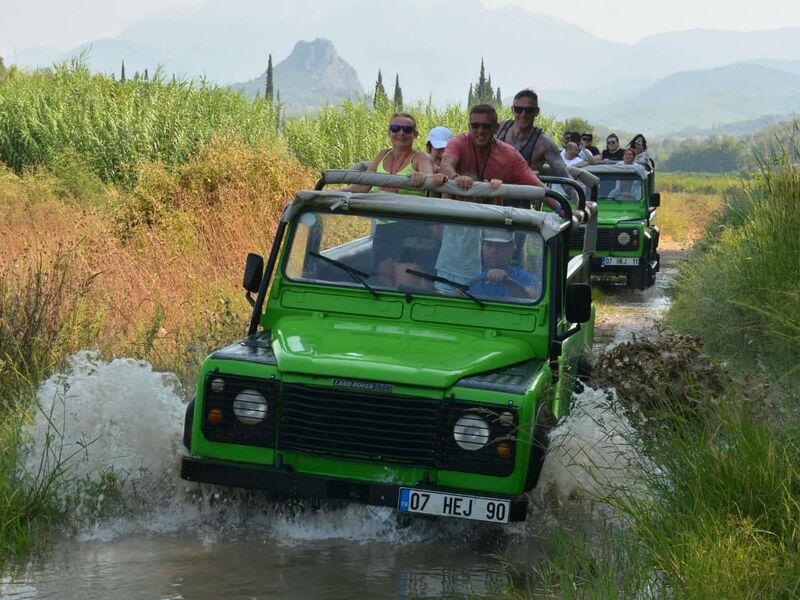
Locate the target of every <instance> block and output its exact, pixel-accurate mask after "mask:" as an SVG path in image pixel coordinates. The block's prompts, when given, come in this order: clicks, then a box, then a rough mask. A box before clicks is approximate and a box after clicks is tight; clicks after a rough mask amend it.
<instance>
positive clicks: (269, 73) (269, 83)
mask: <svg viewBox="0 0 800 600" xmlns="http://www.w3.org/2000/svg"><path fill="white" fill-rule="evenodd" d="M273 85H274V84H273V81H272V54H270V55H269V59H268V60H267V87H266V90H265V91H264V98H266V100H267V101H268V102H272V100H273V92H272V90H273Z"/></svg>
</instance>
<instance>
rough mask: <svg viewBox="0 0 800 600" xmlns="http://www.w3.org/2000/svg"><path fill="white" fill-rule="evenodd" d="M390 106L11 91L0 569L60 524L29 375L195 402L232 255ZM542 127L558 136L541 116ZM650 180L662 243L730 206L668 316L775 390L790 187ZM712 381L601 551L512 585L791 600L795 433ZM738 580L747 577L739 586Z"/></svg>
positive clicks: (217, 95)
mask: <svg viewBox="0 0 800 600" xmlns="http://www.w3.org/2000/svg"><path fill="white" fill-rule="evenodd" d="M506 110H507V109H506ZM391 112H393V108H392V107H390V106H385V107H381V106H379V107H378V108H373V107H372V105H371V103H344V104H343V105H342V106H341V107H329V108H325V109H323V110H321V111H320V113H319V114H317V115H316V116H315V117H305V118H299V119H295V120H289V121H283V120H282V119H281V117H280V115H279V114H278V112H277V111H274V110H272V107H270V106H269V105H268V103H264V102H263V101H256V102H249V101H246V100H244V99H242V98H241V97H239V96H237V95H236V94H233V93H231V92H229V91H227V90H220V89H216V88H212V87H210V86H205V85H203V84H197V85H196V84H188V83H183V82H175V83H173V82H166V81H164V80H162V79H160V78H159V77H156V79H155V81H142V80H135V81H127V82H124V83H122V82H115V81H112V80H109V79H107V78H103V77H101V76H96V75H91V74H90V73H88V71H86V70H85V69H83V68H82V67H81V66H80V65H72V66H70V67H64V68H63V69H62V70H60V71H59V70H58V69H57V70H56V72H55V73H54V74H52V75H44V74H34V75H26V74H22V73H16V74H14V75H13V76H11V77H10V78H9V79H8V81H6V83H5V84H4V85H3V87H2V88H0V160H2V162H3V163H4V165H5V166H2V167H0V238H2V239H3V244H2V245H0V382H1V383H2V385H0V412H2V414H3V416H4V417H5V419H4V420H3V422H2V425H1V426H0V519H1V520H2V525H3V527H2V531H0V553H1V554H0V561H2V560H3V559H4V558H5V556H6V555H8V554H11V555H19V554H20V553H24V552H27V551H29V550H30V549H31V548H33V547H36V546H37V545H38V544H39V543H41V540H42V539H44V538H43V536H41V535H40V533H43V532H44V533H46V532H47V530H48V527H49V526H50V525H51V524H52V523H55V522H57V521H58V519H59V518H60V517H61V515H60V513H59V511H60V510H61V509H60V508H58V505H56V504H55V503H54V502H52V497H53V490H54V489H56V488H57V486H58V485H60V482H59V480H58V479H38V480H37V479H35V478H34V479H33V480H26V475H25V474H24V473H20V472H19V471H18V468H17V460H16V458H17V452H18V449H19V447H20V446H19V443H20V435H21V434H22V431H23V426H24V424H25V423H26V422H27V420H28V419H30V416H31V411H32V410H35V402H34V400H35V395H36V391H37V387H38V383H39V382H40V381H41V379H42V378H43V377H45V376H46V375H47V374H49V373H50V372H52V370H53V369H55V368H57V367H58V366H59V365H61V364H63V361H64V359H65V358H66V357H68V356H70V355H71V354H72V353H74V352H75V351H76V350H78V349H81V348H87V347H92V348H98V349H99V350H100V351H101V352H102V353H103V354H104V355H106V356H111V355H117V356H130V357H134V358H142V359H146V360H148V361H150V362H152V363H153V365H154V366H155V367H156V368H157V369H163V370H170V371H174V372H175V373H177V374H178V375H179V376H180V377H181V379H182V380H183V381H184V382H185V383H186V384H187V388H188V389H189V390H191V386H192V385H193V381H194V375H195V373H196V368H197V365H198V363H199V361H200V360H201V359H202V357H203V356H204V353H205V352H206V351H207V350H208V349H209V348H211V347H214V346H218V345H220V344H222V343H223V342H228V341H230V340H231V339H235V338H237V337H238V336H240V335H241V334H242V332H243V331H244V324H245V323H246V321H247V312H248V308H249V307H248V305H247V304H246V302H245V301H244V299H243V297H242V295H243V294H242V292H241V288H240V287H239V286H240V284H241V273H242V267H243V258H244V256H245V255H246V253H247V252H250V251H258V252H260V253H262V254H264V253H265V252H267V251H268V248H269V244H270V241H271V237H272V234H273V231H274V227H275V223H276V221H277V217H278V215H279V213H280V210H281V208H282V206H283V205H284V203H285V202H287V201H288V200H289V199H290V198H291V196H292V195H293V193H294V192H295V191H296V190H298V189H301V188H309V187H311V186H313V183H314V180H315V178H316V174H317V170H318V169H320V168H322V167H346V166H348V165H349V164H352V163H353V162H356V161H359V160H362V159H364V158H369V157H371V156H373V155H374V154H375V153H376V152H377V150H378V149H379V148H380V147H381V146H383V145H385V143H386V139H385V133H384V132H385V127H386V123H387V122H388V117H389V115H390V114H391ZM411 112H413V113H414V114H415V115H417V117H418V121H419V128H420V130H421V131H423V132H424V131H427V129H428V128H429V127H430V126H433V125H439V124H445V125H448V126H450V127H451V128H452V129H453V130H454V131H461V130H463V129H464V128H465V127H466V122H467V118H466V114H465V113H464V111H463V110H462V109H461V108H459V107H451V108H448V109H445V110H436V109H433V108H432V107H431V106H426V105H422V106H419V107H416V108H412V109H411ZM505 116H506V117H507V116H509V115H508V114H505ZM542 124H543V125H544V126H545V128H546V129H547V130H548V131H549V132H550V133H551V134H557V131H556V126H555V124H554V123H553V122H552V121H548V120H543V122H542ZM420 141H421V140H420ZM420 146H421V144H420ZM658 185H659V189H660V190H661V192H662V194H663V196H662V208H660V209H659V217H658V218H659V223H660V225H661V227H662V229H664V230H665V235H667V232H668V231H670V230H672V231H675V232H678V231H682V232H684V233H682V234H678V233H675V234H673V235H674V236H678V235H683V236H685V240H688V239H689V238H691V236H692V235H694V234H695V233H696V232H695V233H693V232H692V231H691V230H689V229H688V228H687V227H688V226H686V225H685V224H687V223H697V222H698V218H699V217H698V215H700V214H702V215H703V218H707V217H708V216H710V215H712V214H714V212H715V210H716V208H717V207H718V206H720V205H722V200H721V197H722V196H725V197H727V198H728V199H727V200H726V202H725V204H724V207H723V210H722V212H721V213H720V217H719V219H717V220H715V221H713V222H712V224H711V225H709V228H708V229H707V233H706V240H705V241H704V242H703V243H702V244H700V245H698V246H697V248H696V250H694V251H693V252H692V254H691V255H690V259H689V261H688V262H687V267H686V268H685V269H684V270H682V271H681V275H680V276H679V278H678V282H677V288H676V303H675V309H674V310H673V313H672V314H671V317H670V319H671V321H672V322H673V324H674V325H675V326H676V327H678V328H681V329H683V330H685V331H687V332H689V333H692V334H694V335H699V336H700V337H702V338H703V339H704V340H705V341H706V345H707V347H708V348H709V350H710V351H711V352H712V353H714V354H716V355H717V356H719V357H720V360H734V359H736V360H738V361H740V362H742V363H745V364H746V363H748V360H749V362H752V363H757V362H758V361H757V360H756V359H755V358H754V357H758V356H763V357H765V359H764V360H763V361H761V363H762V364H761V365H760V366H761V367H762V368H763V369H764V371H763V372H770V371H769V369H770V368H772V367H776V366H777V365H783V366H784V367H785V368H784V370H783V371H781V372H780V373H781V374H782V376H784V379H785V380H787V381H788V379H787V378H788V377H790V376H791V368H789V364H788V363H789V362H790V361H788V360H787V359H786V356H787V355H788V356H789V357H791V356H794V357H797V351H798V346H797V339H798V331H800V314H799V313H798V306H799V305H800V291H799V290H798V288H797V287H796V286H797V282H798V281H800V276H798V274H797V273H796V270H795V271H793V270H792V269H793V268H794V269H796V268H797V260H796V258H797V256H798V255H800V254H798V252H800V250H798V248H797V236H796V232H797V231H799V230H800V224H798V222H797V214H798V213H797V209H798V208H800V207H798V206H797V191H798V185H797V173H796V171H794V170H793V167H791V165H790V164H787V163H776V164H775V165H773V166H772V167H771V169H768V170H766V171H765V172H764V173H762V174H761V175H760V176H759V177H758V178H755V179H753V180H752V181H749V182H748V186H750V187H749V188H748V190H749V191H747V192H746V193H741V184H740V182H739V181H738V179H737V178H735V177H714V178H711V177H706V176H696V175H695V176H682V175H672V174H671V175H670V176H669V177H667V176H664V175H659V180H658ZM792 198H794V200H792ZM792 202H794V204H792ZM792 211H794V212H792ZM790 213H791V214H790ZM672 215H676V216H674V217H673V216H672ZM671 218H673V219H675V220H674V221H672V222H670V219H671ZM793 219H794V220H793ZM670 223H672V224H670ZM793 232H794V233H793ZM681 239H682V240H684V238H681ZM792 252H794V254H792ZM791 276H794V279H790V277H791ZM776 281H777V282H778V284H777V285H773V283H774V282H776ZM748 286H752V288H749V287H748ZM737 328H738V329H737ZM778 338H779V339H778ZM742 340H744V341H745V342H746V344H745V343H741V341H742ZM727 349H734V350H735V352H728V350H727ZM792 352H794V354H792ZM781 353H783V354H781ZM748 357H750V358H749V359H748ZM766 357H769V359H767V358H766ZM773 357H774V359H775V360H773ZM781 357H783V358H781ZM797 362H798V361H797V360H796V358H795V364H796V363H797ZM704 364H705V363H704ZM690 366H691V365H688V366H687V368H689V367H690ZM763 372H762V374H763ZM675 381H684V379H682V378H675ZM728 385H729V386H730V387H728V388H726V390H728V391H726V393H720V394H716V395H714V396H713V402H712V400H711V399H710V400H709V402H710V403H711V404H712V405H713V406H714V407H715V409H714V410H713V411H711V414H710V415H709V414H704V415H703V418H702V419H695V420H692V421H691V422H687V423H684V421H676V422H675V425H674V427H668V428H665V429H664V431H663V432H662V433H661V434H660V436H657V437H655V438H654V440H653V442H652V444H651V445H648V446H647V450H648V452H649V453H651V455H652V456H653V458H656V459H657V460H656V463H654V464H658V468H657V469H656V468H655V467H654V468H653V470H651V471H643V474H642V481H643V483H644V485H645V486H646V487H647V488H648V489H649V490H650V493H649V495H648V496H647V497H646V499H639V500H635V499H632V498H629V497H627V496H625V495H624V494H623V495H622V496H620V498H618V499H617V500H618V501H617V506H618V508H619V509H620V511H622V513H623V514H625V515H627V523H628V525H627V526H626V527H624V528H618V529H615V532H616V533H615V535H614V536H612V537H609V538H607V539H608V540H610V541H609V542H608V543H607V544H605V545H603V546H600V548H601V549H600V550H597V551H595V550H587V549H586V548H583V547H582V546H580V545H573V546H569V544H568V545H567V546H565V551H564V553H561V552H559V550H558V549H557V548H555V549H553V553H552V554H551V555H550V557H551V558H550V562H549V563H547V564H544V565H539V566H538V570H537V571H536V573H534V574H533V575H531V572H530V571H526V578H525V581H527V582H528V583H530V585H531V586H532V587H530V588H527V587H525V586H524V585H520V586H518V587H517V588H515V589H521V590H523V591H522V592H520V593H521V594H528V593H529V590H534V589H535V590H538V591H537V592H536V593H539V592H542V593H545V594H547V593H549V594H558V593H560V594H562V595H563V597H589V596H591V593H589V590H592V589H596V590H611V591H613V590H618V593H619V595H617V597H620V596H621V595H622V594H621V592H622V591H623V590H632V589H637V590H639V591H642V590H643V588H645V587H648V586H650V587H649V589H653V590H662V589H668V590H671V593H674V594H675V597H698V598H699V597H701V596H703V595H705V596H708V597H721V595H723V596H725V595H726V594H724V593H723V592H725V591H727V590H734V591H735V590H745V591H747V592H748V593H750V592H751V591H752V595H750V596H747V595H741V594H740V595H739V596H737V595H736V594H735V593H732V594H728V596H730V597H758V596H759V595H762V596H763V595H766V596H768V597H778V598H779V597H781V596H785V597H791V594H789V593H788V592H789V591H790V590H791V589H792V588H791V587H790V583H791V581H792V579H791V578H792V577H794V576H795V575H796V573H795V572H794V571H793V570H792V569H793V566H792V564H791V560H790V558H791V557H792V556H795V557H796V554H797V547H796V544H797V540H798V539H800V535H799V534H798V529H797V527H798V520H797V511H796V509H797V506H796V504H795V503H793V500H792V498H794V499H796V498H797V497H799V496H800V491H798V487H797V481H798V475H797V471H796V469H795V467H794V466H793V465H797V464H800V461H798V460H797V459H798V458H800V457H798V456H797V448H796V445H792V443H793V442H792V440H793V439H796V436H795V438H792V435H794V434H793V433H792V432H791V430H790V429H789V428H787V427H785V426H784V425H785V423H786V421H784V422H782V423H773V422H771V421H770V420H769V419H765V418H764V417H763V416H762V415H763V414H764V413H765V412H768V411H765V410H764V403H763V402H760V401H757V400H754V401H751V402H748V403H745V404H742V403H741V402H739V401H738V399H739V396H740V395H741V394H740V393H739V392H740V390H741V386H739V387H737V385H736V384H733V383H731V384H728ZM684 388H686V386H685V385H684ZM689 388H690V390H691V389H694V388H692V387H691V386H689ZM668 389H672V388H668ZM686 391H687V390H686V389H683V390H681V391H680V393H681V394H685V393H686ZM703 393H704V392H703V391H702V389H700V390H697V394H698V398H700V399H702V398H704V397H705V396H703V395H702V394H703ZM681 397H683V396H681ZM667 400H674V397H672V396H670V395H669V394H668V395H667V397H666V399H665V402H666V401H667ZM665 406H669V404H666V405H665ZM665 418H666V417H665ZM670 452H671V453H670ZM33 475H35V474H33ZM780 481H782V482H785V483H784V484H782V485H783V487H782V486H781V485H779V483H778V482H780ZM604 500H607V501H608V502H611V503H612V504H613V503H614V499H604ZM745 500H746V502H745ZM635 502H639V503H638V504H636V503H635ZM576 543H577V542H576ZM569 548H571V549H572V550H575V549H576V548H583V549H582V550H580V551H575V552H572V553H571V554H570V553H569V552H568V550H569ZM621 557H624V558H621ZM798 562H800V561H798ZM621 566H622V567H624V568H621ZM746 573H753V576H752V580H751V582H750V583H748V582H747V581H742V579H743V578H744V575H745V574H746ZM768 580H769V581H768ZM715 582H717V583H715ZM618 584H620V585H618ZM621 584H624V585H621ZM714 585H717V586H718V587H716V588H715V587H714ZM592 586H595V587H594V588H593V587H592ZM662 586H663V587H662ZM703 586H705V587H703ZM747 586H750V587H747ZM795 589H796V588H795ZM716 592H719V593H716ZM773 592H774V593H773ZM511 593H516V592H513V591H512V592H511ZM682 594H684V595H682ZM656 595H657V594H656ZM596 597H615V596H614V595H613V594H609V595H603V593H600V592H598V594H597V595H596ZM628 597H630V596H628Z"/></svg>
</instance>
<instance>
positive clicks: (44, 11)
mask: <svg viewBox="0 0 800 600" xmlns="http://www.w3.org/2000/svg"><path fill="white" fill-rule="evenodd" d="M200 1H201V0H0V15H1V17H0V56H6V57H9V58H13V53H14V49H15V48H17V49H23V48H30V47H35V46H56V47H58V48H60V49H62V50H68V49H71V48H73V47H75V46H77V45H79V44H81V43H83V42H87V41H90V40H93V39H98V38H103V37H113V36H115V35H117V34H118V33H119V32H120V31H121V30H122V29H123V28H124V27H125V26H126V25H129V24H131V23H133V22H134V21H135V20H137V19H138V18H140V17H142V16H144V15H146V14H148V13H151V12H154V11H157V10H159V9H161V8H166V7H169V6H176V5H187V4H198V3H200ZM254 1H256V0H254ZM278 1H283V0H278ZM329 1H335V0H320V2H329ZM375 1H376V2H380V1H384V0H375ZM481 1H482V2H483V3H484V4H485V5H486V6H499V5H503V4H515V5H518V6H524V7H526V8H528V9H529V10H531V11H535V12H541V13H545V14H549V15H552V16H554V17H558V18H560V19H562V20H564V21H567V22H571V23H574V24H576V25H579V26H580V27H582V28H583V29H585V30H587V31H589V32H590V33H593V34H594V35H596V36H598V37H602V38H606V39H610V40H615V41H620V42H633V41H636V40H638V39H641V38H642V37H645V36H647V35H650V34H653V33H659V32H662V31H676V30H682V29H694V28H714V29H732V30H741V31H746V30H753V29H771V28H776V27H791V26H800V1H798V0H758V1H757V2H753V1H752V0H748V1H743V0H644V1H642V0H569V2H554V1H553V0H549V1H547V2H545V1H543V0H481ZM399 6H401V5H399ZM399 10H400V12H402V9H399ZM512 29H513V27H512Z"/></svg>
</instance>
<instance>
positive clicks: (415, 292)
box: [279, 207, 550, 307]
mask: <svg viewBox="0 0 800 600" xmlns="http://www.w3.org/2000/svg"><path fill="white" fill-rule="evenodd" d="M309 213H310V214H318V215H322V216H323V217H326V216H337V217H341V218H350V217H354V218H363V219H372V220H373V221H374V220H386V219H387V215H386V214H382V213H377V212H372V211H362V210H350V209H340V208H336V209H334V210H331V209H323V208H318V207H305V208H303V209H302V210H300V211H298V212H297V213H295V214H294V215H293V216H292V219H291V221H290V223H289V224H290V227H289V231H288V235H287V236H286V238H285V240H284V244H283V252H282V255H281V260H280V263H279V264H280V271H279V274H280V277H281V278H282V279H283V280H284V281H285V282H286V283H291V284H293V285H311V286H322V287H333V288H339V289H345V290H363V291H364V292H365V293H368V294H369V293H371V290H369V288H372V289H373V290H374V291H375V292H376V293H377V295H376V294H374V293H373V295H375V297H376V298H379V299H384V298H387V297H388V298H391V297H396V296H401V297H405V299H406V301H410V299H413V298H426V299H438V300H445V299H446V300H448V301H449V300H459V301H461V302H466V303H470V304H477V305H481V306H482V305H483V304H484V303H487V304H488V303H491V304H502V305H504V306H525V307H533V306H536V305H538V304H539V303H541V301H542V300H543V299H544V298H545V297H546V296H547V294H548V287H549V283H550V282H549V281H548V276H549V273H548V263H549V252H550V249H549V244H548V242H547V240H546V239H545V238H544V236H543V235H542V232H541V231H540V230H539V229H537V228H536V227H532V226H530V225H528V224H524V225H516V226H512V227H510V228H511V229H513V230H514V231H519V232H525V233H526V234H528V235H534V236H536V237H538V238H539V239H540V240H541V258H540V260H541V264H540V265H539V273H538V274H535V275H537V276H538V278H539V294H538V296H537V297H536V298H530V299H526V298H515V297H511V296H504V297H493V296H487V295H477V300H478V301H477V302H476V301H475V298H472V299H470V297H469V296H470V294H469V293H467V294H465V293H464V290H458V289H453V291H452V292H450V293H448V292H447V291H445V290H442V289H431V290H427V289H422V288H415V287H409V288H406V287H400V286H395V287H393V286H389V285H386V284H385V283H381V282H379V280H378V279H366V282H367V284H368V285H369V287H366V286H364V285H362V284H360V283H359V282H357V281H354V280H353V279H352V278H347V279H345V278H342V280H337V281H327V280H324V279H322V280H317V279H305V278H302V277H299V278H298V277H296V276H295V277H293V276H291V275H290V273H289V265H290V262H291V261H292V260H293V259H295V258H296V257H297V256H298V254H297V250H298V248H296V247H295V242H296V238H297V235H298V233H299V231H301V228H302V227H304V225H303V224H302V223H301V219H302V217H303V216H304V215H306V214H309ZM392 220H394V221H400V220H409V221H414V222H416V223H427V224H436V225H442V226H445V225H456V226H461V227H465V228H471V229H475V230H479V229H484V228H497V227H498V226H497V224H493V223H485V224H481V223H478V222H475V221H471V220H464V219H458V218H457V217H454V218H453V219H448V220H444V219H441V218H437V219H433V218H431V217H429V216H427V215H419V214H407V215H404V216H402V217H401V216H399V215H398V216H393V218H392ZM482 225H483V226H482ZM305 228H306V230H307V231H309V232H310V231H311V227H309V226H307V225H305ZM373 233H374V224H373V230H372V231H371V232H370V234H368V235H366V236H362V237H353V239H351V240H349V241H346V242H343V243H341V244H339V245H337V246H332V247H331V248H327V249H324V250H323V249H321V248H320V247H319V242H317V246H316V248H313V247H309V246H308V244H309V243H312V242H310V240H311V237H312V236H309V238H308V239H307V240H306V241H304V242H300V244H302V254H303V255H304V260H308V258H307V255H308V253H309V252H318V253H320V254H322V255H323V256H324V255H325V252H327V251H328V250H331V249H333V248H340V247H342V246H345V245H346V244H358V243H368V240H370V238H371V236H372V235H373ZM320 241H321V240H320ZM312 245H313V243H312ZM312 256H313V254H312ZM335 260H341V259H340V258H337V259H335ZM342 262H344V263H345V265H346V266H347V267H348V268H351V269H356V270H357V269H358V268H359V267H357V266H353V265H351V264H348V263H347V260H346V259H345V260H343V261H342ZM423 271H424V270H423ZM429 274H430V275H438V272H437V270H436V269H435V268H434V269H433V271H432V272H431V273H429ZM509 285H513V282H512V284H509Z"/></svg>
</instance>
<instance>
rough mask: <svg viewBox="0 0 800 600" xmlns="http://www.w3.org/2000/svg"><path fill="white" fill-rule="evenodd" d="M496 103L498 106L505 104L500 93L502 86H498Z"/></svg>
mask: <svg viewBox="0 0 800 600" xmlns="http://www.w3.org/2000/svg"><path fill="white" fill-rule="evenodd" d="M494 105H495V107H497V108H500V107H501V106H503V97H502V96H501V95H500V86H499V85H498V86H497V96H496V97H495V101H494Z"/></svg>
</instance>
